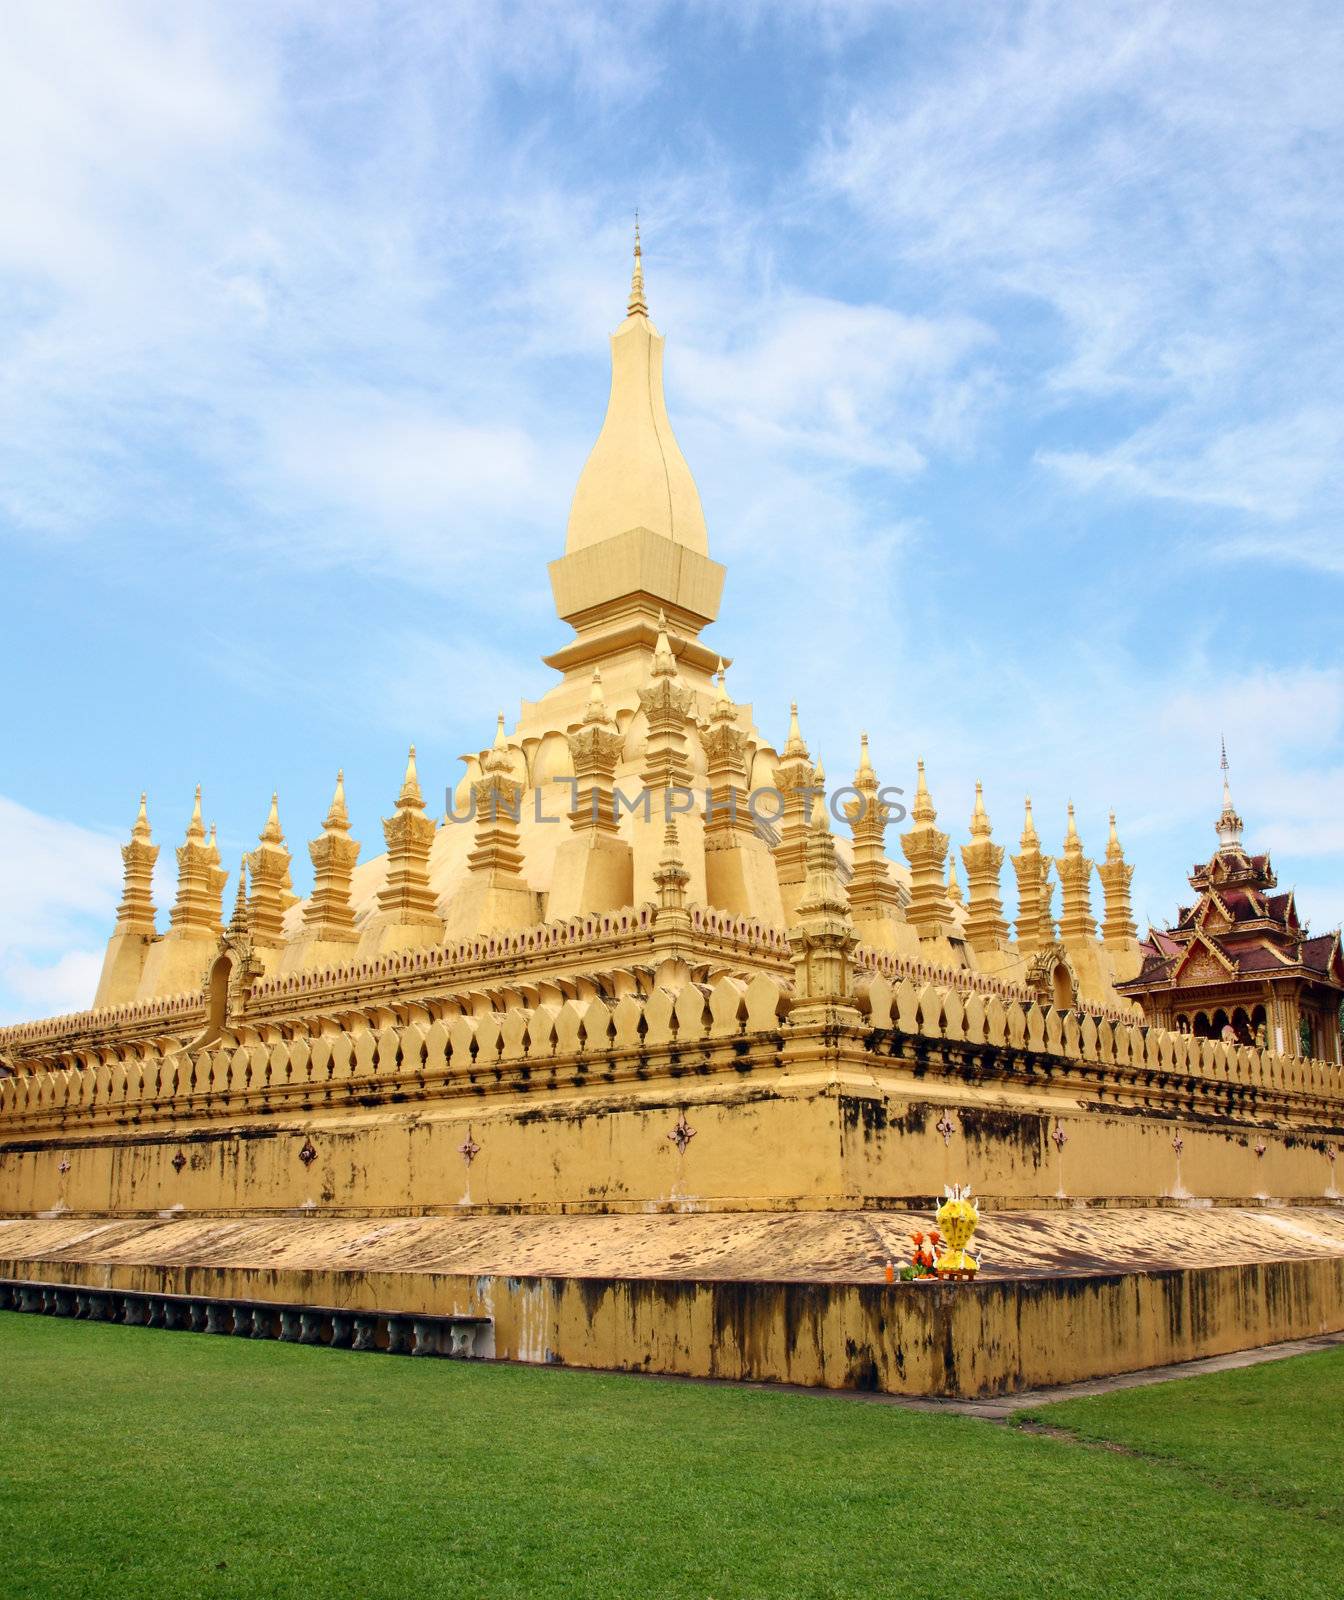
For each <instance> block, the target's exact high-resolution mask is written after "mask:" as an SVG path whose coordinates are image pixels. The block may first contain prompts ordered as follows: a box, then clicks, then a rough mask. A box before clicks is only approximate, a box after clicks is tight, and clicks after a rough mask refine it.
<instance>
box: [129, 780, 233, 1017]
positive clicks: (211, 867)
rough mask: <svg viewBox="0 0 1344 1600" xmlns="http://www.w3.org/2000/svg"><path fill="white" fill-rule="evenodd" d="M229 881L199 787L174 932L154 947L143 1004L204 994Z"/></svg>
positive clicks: (181, 858) (181, 852)
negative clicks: (206, 821)
mask: <svg viewBox="0 0 1344 1600" xmlns="http://www.w3.org/2000/svg"><path fill="white" fill-rule="evenodd" d="M228 878H229V875H228V873H227V872H225V871H223V870H222V868H221V867H220V865H219V845H218V844H217V842H216V840H215V837H214V830H213V829H212V830H211V833H210V836H209V837H208V838H207V836H206V832H205V828H204V826H203V825H202V823H201V786H200V784H197V785H196V798H195V801H194V803H193V805H192V812H191V821H190V822H189V823H188V824H187V833H186V838H185V839H184V840H183V841H182V843H181V844H180V845H178V847H177V897H176V899H175V900H174V901H173V909H172V912H171V914H170V921H171V926H170V927H169V929H168V932H167V933H165V934H164V936H163V937H162V938H161V939H156V940H155V941H154V943H153V944H151V945H150V947H149V950H148V952H147V954H146V956H145V967H144V972H143V974H142V975H141V979H140V983H139V984H138V986H137V989H136V995H135V998H136V999H137V1000H150V999H154V998H156V997H158V996H160V995H169V994H184V993H189V992H193V991H195V990H198V989H200V987H201V985H202V984H203V983H204V981H205V974H206V969H207V967H208V966H209V964H210V960H211V958H212V956H213V955H214V952H215V947H216V944H217V942H218V939H219V936H220V934H221V933H222V932H223V931H224V919H223V908H222V905H221V900H220V897H221V895H222V894H223V892H224V885H225V884H226V883H227V882H228Z"/></svg>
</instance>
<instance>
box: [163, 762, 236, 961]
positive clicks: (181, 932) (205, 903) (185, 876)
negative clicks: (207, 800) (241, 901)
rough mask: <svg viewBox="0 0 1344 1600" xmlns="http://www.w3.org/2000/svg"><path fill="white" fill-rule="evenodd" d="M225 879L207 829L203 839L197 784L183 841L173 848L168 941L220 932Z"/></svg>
mask: <svg viewBox="0 0 1344 1600" xmlns="http://www.w3.org/2000/svg"><path fill="white" fill-rule="evenodd" d="M228 876H229V875H228V873H227V872H225V871H224V870H223V869H222V868H221V867H220V865H219V846H218V844H217V843H216V840H215V834H214V829H213V828H211V830H210V835H209V837H208V838H207V836H206V832H205V828H204V826H203V824H202V822H201V786H200V784H199V783H198V784H197V785H196V798H195V802H194V803H193V805H192V808H191V821H190V822H189V823H188V824H187V834H186V838H185V839H184V840H183V841H182V843H181V844H180V845H178V847H177V898H176V900H175V901H174V903H173V910H172V916H171V921H172V929H171V933H170V935H169V937H172V936H174V935H175V936H176V937H177V938H179V939H186V938H196V937H201V936H204V935H209V934H217V933H219V932H220V931H221V929H222V928H223V916H222V913H221V903H220V896H221V894H222V893H223V890H224V884H225V882H226V881H227V879H228Z"/></svg>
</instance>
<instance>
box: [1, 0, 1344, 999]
mask: <svg viewBox="0 0 1344 1600" xmlns="http://www.w3.org/2000/svg"><path fill="white" fill-rule="evenodd" d="M0 30H2V31H3V44H2V47H0V140H2V142H0V148H3V149H4V150H5V152H6V154H5V157H4V160H3V163H2V164H0V215H3V216H4V219H5V221H4V227H3V228H2V229H0V550H2V551H3V561H4V568H3V571H4V574H5V579H6V582H5V586H4V587H5V593H6V596H7V598H8V601H9V603H8V604H7V606H6V608H5V613H6V614H5V622H6V630H7V633H8V639H7V646H8V648H7V652H6V655H7V669H8V670H7V689H8V692H7V693H6V696H5V704H6V712H7V717H6V721H7V724H8V726H7V729H6V735H5V739H4V746H3V750H4V755H3V764H2V765H0V1019H4V1020H12V1019H15V1018H19V1017H24V1016H32V1015H38V1014H43V1013H47V1012H51V1011H59V1010H64V1009H68V1008H73V1007H77V1006H80V1005H84V1004H87V1003H88V1000H89V999H90V998H91V995H92V989H93V985H94V982H95V980H96V974H97V967H98V962H99V960H100V956H101V949H102V945H103V942H104V940H105V938H106V935H107V931H108V928H109V926H110V922H111V918H112V915H113V908H114V906H115V904H116V900H117V898H118V892H119V879H120V862H119V857H118V854H117V845H118V844H119V843H120V842H121V840H122V839H123V838H124V837H125V834H126V830H127V828H128V827H129V824H130V822H131V820H132V817H133V815H134V811H135V805H136V800H137V797H138V795H139V792H140V790H141V789H142V788H147V789H148V790H149V793H150V809H151V818H152V821H153V823H154V828H155V837H156V839H157V840H158V841H159V843H160V844H161V846H163V855H162V857H161V866H162V865H165V864H166V863H167V862H168V861H170V860H171V850H172V846H173V845H174V844H176V843H177V842H179V841H180V839H181V835H182V830H183V828H184V826H185V824H186V820H187V816H188V812H189V809H190V803H191V793H192V787H193V785H194V784H195V783H196V782H197V781H200V782H201V783H202V784H203V785H204V789H205V804H206V812H207V815H208V816H212V817H214V818H215V819H217V821H218V824H219V829H220V838H221V847H222V849H223V851H224V854H225V859H226V863H229V864H232V863H233V862H234V861H235V860H236V858H237V856H238V854H239V853H240V852H241V850H243V849H244V848H246V847H247V846H248V845H249V844H250V843H251V841H253V840H254V839H255V837H256V834H257V832H258V830H259V829H260V828H261V826H262V824H263V822H264V820H265V815H266V809H267V804H268V801H269V796H270V792H271V789H272V788H273V787H278V789H279V791H280V799H281V817H282V821H283V822H284V825H285V828H286V831H287V835H288V838H289V841H290V845H291V848H292V849H293V850H294V851H295V853H296V860H295V868H296V879H297V881H298V884H299V887H300V888H303V887H305V884H306V875H307V860H306V852H305V850H304V847H303V846H304V841H305V840H306V839H307V838H309V837H311V836H312V835H313V834H314V833H315V832H316V831H317V829H318V826H319V824H320V819H321V817H322V815H323V813H324V810H325V807H326V803H327V800H328V798H329V795H330V790H331V785H332V781H333V777H334V773H335V769H336V768H337V766H340V765H343V766H344V767H345V769H346V778H347V787H348V791H349V798H350V805H351V811H352V814H353V820H354V824H355V832H356V834H357V836H358V837H359V838H361V839H362V840H363V841H364V845H365V849H366V851H368V852H373V851H374V850H376V849H378V848H380V847H381V843H380V841H381V833H380V829H379V821H378V819H379V817H380V816H382V815H384V814H386V812H387V811H388V809H389V807H390V805H391V802H392V799H393V797H394V796H395V793H396V790H397V787H398V785H399V781H400V772H401V765H402V762H403V760H404V752H405V746H406V744H407V742H408V741H409V740H411V739H414V740H415V741H416V743H417V744H418V746H419V748H420V752H421V772H422V775H423V777H424V779H425V782H426V784H427V786H431V787H433V788H434V789H436V790H438V789H441V788H442V786H443V785H444V784H445V783H447V782H449V781H452V780H453V779H454V777H455V775H456V773H457V771H458V770H459V767H458V763H457V760H456V757H457V756H458V754H459V753H460V752H461V751H463V750H466V749H469V748H470V749H475V748H479V747H480V746H481V745H482V744H483V743H484V742H486V741H487V740H488V738H489V737H490V734H491V730H492V727H493V718H494V712H495V709H496V707H497V706H500V705H502V706H504V707H505V708H506V709H508V710H509V713H510V716H511V717H512V716H513V715H514V714H515V713H516V707H517V702H518V699H519V697H520V696H522V695H528V696H529V697H535V696H536V695H537V694H539V693H540V692H541V691H542V690H543V689H544V688H545V686H546V685H547V683H548V682H549V681H550V675H549V673H548V671H547V669H546V668H544V667H542V666H541V665H540V663H539V661H538V657H539V656H540V655H541V654H542V653H543V652H545V651H547V650H549V649H554V648H555V647H556V646H557V645H558V644H559V643H560V642H562V639H563V636H564V633H565V631H566V630H565V629H564V628H563V627H562V625H561V624H559V623H558V622H557V621H556V619H555V617H554V615H553V612H552V609H551V602H550V595H549V590H548V587H547V583H546V561H547V560H548V559H550V558H551V557H553V556H555V555H557V554H559V553H560V551H561V548H562V544H563V538H564V527H565V519H566V515H567V511H568V503H569V496H570V493H571V491H572V488H573V484H574V482H575V480H576V478H577V475H578V472H579V469H580V467H581V465H582V463H583V460H584V457H585V455H586V453H587V450H588V448H589V446H590V444H591V442H592V440H593V438H594V437H595V435H596V432H597V428H598V426H599V423H600V420H601V414H602V410H603V406H604V403H605V397H606V382H607V347H606V335H607V333H608V332H609V331H610V329H611V328H612V327H613V326H614V325H615V324H616V322H617V321H618V320H619V318H620V316H621V314H622V311H623V304H624V294H625V288H626V284H627V281H628V270H629V262H628V253H629V233H630V218H631V213H632V212H633V210H634V209H635V207H636V206H638V207H639V209H640V213H641V216H642V218H643V223H644V238H645V246H646V256H645V260H646V269H647V282H648V292H649V299H650V304H651V307H652V313H653V316H654V319H655V321H656V323H657V324H658V326H659V327H660V329H661V330H662V331H663V332H664V333H665V334H666V335H667V337H668V356H667V384H668V398H669V405H670V409H671V412H672V417H673V421H674V425H675V426H676V428H677V432H678V435H679V438H680V440H681V443H682V446H683V448H684V450H685V452H686V455H687V458H688V459H689V461H690V463H691V466H692V469H693V471H694V472H695V474H696V477H697V480H698V482H699V485H700V489H701V494H702V497H703V500H704V504H705V511H706V516H707V518H708V522H709V528H710V539H711V547H712V552H713V554H714V555H716V556H717V557H718V559H720V560H722V561H724V562H725V563H726V564H727V566H728V583H727V588H726V592H725V602H724V607H723V611H722V614H721V617H720V621H719V622H718V624H717V625H716V627H715V629H714V632H713V635H712V637H713V638H714V639H715V640H716V641H717V642H718V643H719V645H720V647H721V648H722V649H723V650H724V652H725V653H726V654H728V655H731V656H732V657H733V658H734V663H735V664H734V667H733V670H732V672H731V674H730V686H731V688H732V690H733V692H734V694H735V696H736V697H737V698H739V699H743V700H747V699H750V700H752V701H753V702H754V703H755V706H756V711H757V718H758V721H759V722H760V724H761V725H762V727H763V728H764V729H765V730H766V732H767V733H768V734H771V735H773V736H774V737H775V738H776V739H780V738H782V737H783V732H784V726H785V722H786V718H787V708H788V701H789V699H790V698H791V697H795V696H796V697H797V698H798V700H799V702H800V708H801V714H802V720H803V729H804V732H805V734H806V735H807V736H808V738H809V740H810V741H811V744H812V747H813V752H814V754H818V755H820V756H822V757H823V758H824V760H825V763H826V766H827V769H828V771H830V772H831V773H833V774H842V773H845V772H847V771H849V770H852V767H853V765H854V762H855V760H856V758H857V746H858V734H859V730H860V729H861V728H867V729H868V730H869V731H870V733H871V735H872V739H873V752H874V759H875V762H876V764H877V766H878V770H879V772H880V773H881V775H882V777H883V779H884V781H888V782H896V783H901V782H906V783H908V782H910V781H911V780H912V778H913V769H914V761H915V758H916V757H917V756H920V755H922V756H923V757H924V758H925V759H926V761H927V763H928V771H929V777H930V783H931V786H932V790H933V795H934V799H935V802H936V804H937V805H938V807H939V810H940V816H941V820H942V822H943V824H945V825H946V826H947V827H948V828H949V831H951V832H952V834H953V836H954V839H956V840H957V842H961V841H963V840H964V838H965V830H966V822H967V819H968V817H969V813H970V808H971V803H972V797H973V784H974V781H975V779H976V778H977V777H980V778H983V779H984V781H985V792H986V800H987V803H988V806H989V810H990V814H991V816H992V818H993V820H994V823H995V829H996V834H997V836H998V838H999V839H1000V842H1003V843H1011V842H1014V841H1015V840H1016V836H1017V833H1018V832H1019V830H1020V827H1021V809H1022V797H1023V795H1024V794H1025V793H1026V792H1028V791H1029V792H1030V793H1031V794H1032V796H1033V799H1034V801H1035V804H1036V814H1037V818H1038V822H1039V825H1040V827H1041V832H1042V835H1043V838H1044V839H1045V841H1046V842H1047V844H1050V845H1052V846H1055V847H1057V846H1058V844H1059V842H1060V840H1061V838H1062V834H1063V824H1064V810H1065V804H1066V802H1067V801H1068V800H1069V799H1070V798H1072V799H1073V800H1074V801H1075V803H1076V804H1077V807H1078V816H1079V826H1080V829H1081V831H1082V834H1083V839H1084V844H1085V845H1086V846H1087V847H1088V849H1089V851H1090V853H1093V854H1099V853H1100V851H1101V849H1102V846H1103V843H1104V838H1105V819H1106V811H1107V809H1108V807H1110V806H1112V805H1113V806H1114V807H1115V808H1116V810H1117V812H1118V813H1119V820H1120V829H1121V836H1122V838H1123V839H1124V841H1125V843H1126V846H1127V848H1128V850H1129V853H1130V856H1131V859H1133V860H1134V861H1136V862H1137V865H1138V872H1137V875H1136V878H1135V905H1136V910H1137V912H1138V914H1139V915H1140V917H1144V916H1148V915H1150V916H1152V917H1154V918H1165V917H1166V916H1167V914H1168V913H1169V912H1170V911H1171V910H1172V908H1173V907H1174V906H1175V904H1176V902H1177V899H1178V897H1179V896H1180V895H1181V894H1182V892H1183V890H1184V889H1185V883H1184V875H1185V873H1186V872H1187V871H1188V870H1189V866H1190V863H1192V862H1193V861H1195V860H1196V859H1201V858H1204V857H1205V856H1207V854H1208V853H1209V851H1210V849H1211V847H1212V844H1213V842H1214V839H1213V833H1212V828H1211V824H1212V819H1213V816H1214V814H1215V813H1216V811H1217V808H1218V798H1219V791H1218V768H1217V758H1218V738H1219V735H1220V734H1221V733H1225V734H1226V736H1227V740H1228V747H1229V751H1230V754H1231V758H1232V762H1233V777H1234V791H1235V794H1236V798H1237V801H1238V804H1239V806H1240V808H1241V810H1242V812H1243V813H1244V815H1245V816H1246V818H1247V823H1248V835H1249V838H1250V839H1251V841H1252V842H1253V843H1255V844H1257V845H1260V846H1268V847H1270V848H1271V849H1272V850H1273V852H1274V858H1275V863H1276V866H1277V869H1278V873H1279V878H1280V882H1281V883H1283V884H1285V885H1287V884H1295V885H1296V886H1297V888H1298V894H1299V902H1300V904H1301V906H1302V909H1303V911H1304V913H1305V914H1306V915H1307V916H1309V917H1310V919H1311V921H1312V924H1313V926H1314V927H1315V928H1316V929H1318V930H1320V929H1324V928H1327V927H1333V926H1335V925H1336V924H1337V923H1338V922H1339V920H1340V918H1341V916H1342V915H1344V827H1342V826H1341V821H1340V812H1341V794H1342V791H1344V783H1342V781H1341V780H1342V779H1344V662H1342V661H1341V649H1340V628H1339V614H1340V598H1341V580H1342V579H1344V538H1342V537H1341V513H1340V505H1341V477H1342V476H1344V469H1342V468H1341V462H1344V448H1342V446H1344V333H1342V332H1341V328H1342V327H1344V319H1341V315H1340V313H1341V294H1340V287H1339V283H1340V275H1339V262H1340V260H1341V258H1342V257H1344V249H1342V248H1341V246H1344V237H1342V235H1344V228H1342V227H1341V217H1342V216H1344V210H1342V208H1341V199H1342V195H1341V190H1342V189H1344V179H1342V178H1341V174H1344V98H1342V97H1341V96H1340V95H1339V92H1338V89H1339V84H1340V82H1341V81H1344V12H1341V10H1340V8H1339V7H1338V6H1336V5H1332V4H1329V3H1321V4H1308V3H1294V0H1287V3H1283V4H1276V5H1275V6H1273V7H1269V6H1266V5H1264V4H1263V3H1258V4H1237V3H1236V0H1212V3H1203V0H1183V3H1180V4H1144V3H1133V4H1108V3H1105V0H1093V3H1090V4H1088V5H1086V6H1081V5H1078V4H1076V3H1074V4H1069V3H1060V4H1053V3H1037V4H1026V5H1024V4H1017V3H1013V0H988V3H985V4H959V5H958V4H954V5H948V4H946V3H925V0H906V3H886V4H880V3H863V0H852V3H842V0H831V3H824V0H816V3H810V4H809V3H803V0H797V3H786V0H781V3H778V4H773V5H772V4H765V3H759V4H743V3H737V4H732V5H715V4H709V3H701V4H688V5H662V4H658V3H656V0H642V3H640V4H637V5H631V6H628V7H627V6H618V5H610V4H609V5H601V6H591V7H590V6H586V5H582V4H567V3H554V0H515V3H512V4H498V5H490V4H488V3H483V0H476V3H472V4H460V5H459V4H452V3H442V0H440V3H437V4H432V5H431V4H424V5H420V4H414V3H403V4H375V3H367V4H358V3H351V4H343V5H341V6H330V5H325V4H324V5H319V4H316V3H314V4H306V3H301V0H299V3H276V0H268V3H266V4H244V3H238V4H233V5H229V6H218V5H193V4H189V3H182V0H175V3H174V4H172V5H167V4H153V5H132V4H120V3H117V0H103V3H100V4H99V5H98V6H85V5H76V4H73V3H71V0H65V3H60V0H57V3H53V0H44V3H39V4H34V5H25V4H23V3H21V0H11V3H10V4H8V5H7V6H6V7H5V8H4V15H3V18H0ZM893 848H894V841H893ZM1005 889H1006V891H1007V894H1006V897H1007V898H1008V899H1009V901H1010V902H1011V900H1012V895H1011V891H1010V890H1008V885H1007V884H1005ZM170 892H171V881H170V879H169V880H168V881H166V882H165V883H164V893H163V895H162V896H161V904H160V911H161V918H166V910H167V905H166V899H165V897H166V896H167V895H169V894H170ZM1095 898H1096V899H1097V901H1098V902H1099V900H1100V895H1099V892H1097V893H1096V896H1095Z"/></svg>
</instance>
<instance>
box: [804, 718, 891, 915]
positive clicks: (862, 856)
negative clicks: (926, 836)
mask: <svg viewBox="0 0 1344 1600" xmlns="http://www.w3.org/2000/svg"><path fill="white" fill-rule="evenodd" d="M785 748H787V746H786V747H785ZM854 789H855V790H856V795H855V798H854V799H853V800H850V801H848V802H847V803H846V805H845V816H846V817H848V819H849V827H850V832H851V833H852V834H853V836H854V870H853V873H852V874H851V876H850V880H849V904H850V909H851V911H852V912H853V915H854V917H855V919H856V920H857V921H860V922H862V921H864V920H865V919H873V918H879V917H887V918H889V919H891V920H892V921H899V920H900V910H901V897H900V891H899V890H898V889H897V887H896V885H895V883H893V882H892V879H891V874H890V873H889V872H888V871H887V846H886V833H887V823H888V822H889V821H890V819H891V808H890V806H888V805H886V804H884V803H883V801H881V800H880V799H879V798H878V795H879V793H880V785H879V783H878V780H877V773H876V772H875V771H874V769H873V760H872V757H871V755H870V754H869V753H868V735H867V734H866V733H861V734H860V735H859V765H858V770H857V771H856V772H855V774H854Z"/></svg>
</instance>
